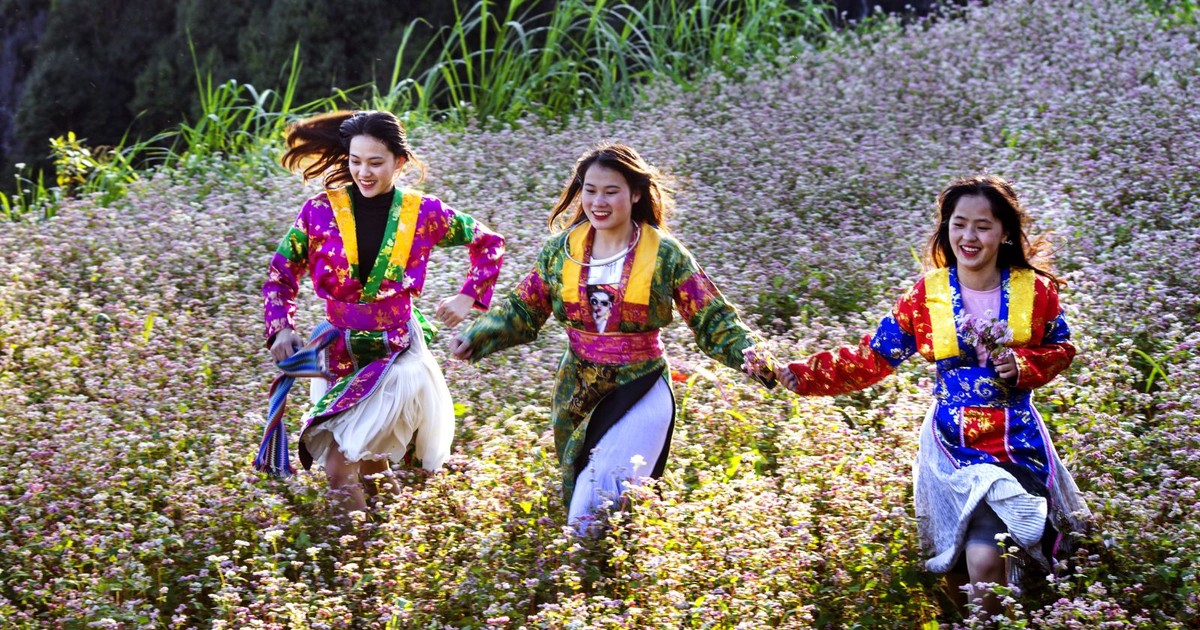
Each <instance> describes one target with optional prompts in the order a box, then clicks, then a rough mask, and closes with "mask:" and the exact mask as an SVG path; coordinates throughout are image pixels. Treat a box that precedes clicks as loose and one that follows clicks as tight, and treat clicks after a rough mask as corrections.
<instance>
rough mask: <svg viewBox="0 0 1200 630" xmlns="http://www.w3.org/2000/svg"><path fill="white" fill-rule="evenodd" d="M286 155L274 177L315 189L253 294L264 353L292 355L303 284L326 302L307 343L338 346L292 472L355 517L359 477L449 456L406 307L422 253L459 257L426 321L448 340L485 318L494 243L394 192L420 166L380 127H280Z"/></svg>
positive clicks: (445, 404)
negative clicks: (285, 175)
mask: <svg viewBox="0 0 1200 630" xmlns="http://www.w3.org/2000/svg"><path fill="white" fill-rule="evenodd" d="M287 141H288V147H289V148H288V151H287V153H285V154H284V156H283V160H282V162H283V165H284V166H285V167H286V168H288V169H290V170H292V171H294V172H295V171H301V172H303V175H304V177H305V179H306V180H312V179H316V178H323V180H324V184H325V188H326V189H325V191H324V192H321V193H320V194H318V195H316V196H315V197H313V198H311V199H309V200H308V201H307V202H306V203H305V204H304V207H303V208H302V209H301V210H300V215H299V216H298V217H297V218H296V221H295V223H294V225H293V226H292V228H291V230H289V231H288V233H287V235H286V236H284V238H283V240H282V242H280V245H279V249H278V251H276V253H275V255H274V257H273V258H272V259H271V264H270V268H269V271H268V277H267V282H266V284H265V285H264V286H263V296H264V297H265V319H266V335H267V345H268V346H269V347H270V350H271V356H272V357H273V358H274V359H275V360H276V361H277V362H280V361H284V360H285V359H287V358H288V357H290V356H291V355H293V354H294V353H295V352H296V351H297V350H298V349H299V348H300V347H301V345H302V342H301V338H300V337H299V336H298V335H297V333H296V331H295V322H294V314H295V311H296V294H297V291H298V290H299V284H300V279H301V277H302V276H303V275H305V274H306V273H307V274H308V275H310V276H311V277H312V283H313V288H314V290H315V291H316V293H317V296H318V297H320V298H321V299H323V300H325V315H326V320H327V321H326V323H324V324H322V326H320V327H318V328H319V330H318V331H315V332H314V337H315V336H317V334H319V333H320V332H321V331H324V330H328V329H330V328H331V329H332V330H334V331H336V332H335V333H329V334H327V335H326V337H325V339H332V342H331V343H329V345H328V347H327V349H326V350H325V351H324V354H325V361H324V363H325V365H326V368H327V371H328V372H329V373H330V374H332V376H333V377H334V379H333V380H331V381H329V382H328V383H327V385H328V387H327V388H326V387H324V386H321V387H317V388H316V391H315V392H314V399H315V400H316V402H315V405H314V407H313V408H312V410H311V411H309V413H308V414H307V415H306V417H305V425H304V429H303V431H302V433H301V437H300V448H299V450H300V460H301V462H302V463H303V464H304V467H305V468H308V467H309V466H310V465H311V464H312V463H313V462H315V463H316V464H318V465H321V466H324V468H325V472H326V475H327V476H328V478H329V485H330V488H331V490H334V491H337V492H338V493H339V495H340V496H341V497H342V500H343V507H345V508H346V509H348V510H363V509H365V508H366V501H365V497H364V494H363V491H364V488H363V485H362V483H361V479H360V477H361V476H366V475H371V474H376V473H381V472H383V471H385V470H387V468H388V461H389V460H390V461H393V462H398V461H400V460H401V459H402V458H403V457H404V456H405V454H406V452H407V451H408V450H409V449H410V447H411V449H412V451H413V452H412V455H413V456H414V457H415V459H416V460H418V461H419V462H420V465H421V466H422V467H423V468H425V469H427V470H437V469H438V468H440V467H441V465H442V463H443V461H445V459H446V457H447V456H449V454H450V442H451V440H452V438H453V435H454V409H453V404H452V403H451V400H450V392H449V390H448V389H447V388H446V383H445V380H444V379H443V377H442V373H441V370H440V369H439V368H438V365H437V363H436V362H435V361H434V360H433V357H432V355H431V354H430V353H429V351H428V350H427V348H426V346H425V343H426V342H427V340H426V339H424V336H423V329H424V328H426V327H427V324H426V323H425V322H424V320H423V319H422V318H421V317H420V314H419V313H417V312H416V311H415V310H414V309H413V306H412V301H413V299H414V298H416V297H417V296H419V295H420V294H421V290H422V288H423V287H424V284H425V275H426V272H427V269H426V265H427V263H428V261H429V255H430V252H431V250H432V249H433V247H435V246H453V245H466V246H467V247H468V249H469V251H470V260H471V264H470V270H469V271H468V272H467V278H466V281H465V282H464V283H463V285H462V289H461V290H460V292H459V293H458V295H455V296H453V297H448V298H446V299H443V300H442V301H441V302H440V303H439V304H438V306H437V311H436V316H437V318H438V319H439V320H441V321H442V322H444V323H445V324H447V325H450V326H455V325H457V324H458V323H459V322H461V321H462V320H463V318H464V317H466V315H467V314H468V313H469V312H470V310H471V308H472V307H475V308H479V309H480V310H482V309H485V308H487V305H488V303H489V301H490V299H491V294H492V288H493V286H494V285H495V282H496V277H497V275H498V274H499V272H500V264H501V261H502V259H503V256H504V239H503V238H502V237H500V236H499V235H497V234H495V233H493V232H491V231H489V230H488V229H487V228H486V227H484V226H483V224H481V223H479V222H478V221H475V220H474V219H472V218H471V217H470V216H468V215H466V214H463V213H461V212H456V211H454V210H453V209H451V208H450V207H448V206H446V205H445V204H443V203H442V202H441V201H439V200H438V199H437V198H435V197H430V196H426V195H422V194H421V193H419V192H416V191H414V190H406V189H400V188H397V187H396V186H395V184H394V179H395V178H396V177H397V176H398V175H399V173H400V171H401V170H402V169H403V168H404V167H405V166H406V165H408V164H416V165H417V166H418V167H421V164H420V162H419V161H418V159H417V157H416V156H415V155H413V152H412V148H411V147H410V146H409V144H408V140H407V137H406V134H405V132H404V128H403V127H402V126H401V125H400V122H399V121H398V120H397V119H396V117H395V116H393V115H392V114H391V113H388V112H379V111H362V112H334V113H330V114H323V115H320V116H316V117H314V118H310V119H308V120H305V121H302V122H299V123H297V124H295V125H293V126H292V127H290V128H289V130H288V134H287ZM422 168H423V167H422ZM319 384H320V385H326V383H323V382H322V383H319ZM326 389H327V391H326ZM317 396H319V398H318V397H317ZM260 459H261V458H260ZM256 465H258V466H260V468H271V467H272V466H271V463H270V462H262V461H256ZM276 472H280V473H282V472H284V471H279V470H277V471H276ZM368 489H370V488H368Z"/></svg>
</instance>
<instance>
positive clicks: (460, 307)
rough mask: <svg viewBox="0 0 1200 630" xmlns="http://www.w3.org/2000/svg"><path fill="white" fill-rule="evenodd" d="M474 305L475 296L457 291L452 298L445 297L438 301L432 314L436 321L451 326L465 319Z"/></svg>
mask: <svg viewBox="0 0 1200 630" xmlns="http://www.w3.org/2000/svg"><path fill="white" fill-rule="evenodd" d="M474 305H475V298H473V297H471V296H469V295H463V294H462V293H459V294H458V295H456V296H454V297H452V298H446V299H444V300H442V301H441V302H438V305H437V310H436V311H435V312H434V316H435V317H437V318H438V321H440V322H442V323H443V324H445V325H447V326H450V327H452V328H453V327H454V326H457V325H458V324H459V323H460V322H462V320H464V319H466V317H467V314H468V313H470V312H471V307H472V306H474Z"/></svg>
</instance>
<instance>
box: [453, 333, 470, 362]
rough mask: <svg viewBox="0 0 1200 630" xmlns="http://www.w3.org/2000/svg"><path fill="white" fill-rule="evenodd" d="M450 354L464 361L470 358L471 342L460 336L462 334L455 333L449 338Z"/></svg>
mask: <svg viewBox="0 0 1200 630" xmlns="http://www.w3.org/2000/svg"><path fill="white" fill-rule="evenodd" d="M450 354H451V355H453V356H454V358H455V359H458V360H460V361H466V360H468V359H470V358H471V344H470V343H469V342H468V341H467V340H466V339H463V338H462V335H455V336H454V338H453V339H451V340H450Z"/></svg>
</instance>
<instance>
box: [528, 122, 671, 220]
mask: <svg viewBox="0 0 1200 630" xmlns="http://www.w3.org/2000/svg"><path fill="white" fill-rule="evenodd" d="M593 164H599V165H600V166H603V167H605V168H610V169H612V170H614V171H617V172H618V173H620V174H621V176H622V177H624V178H625V183H626V184H628V185H629V190H630V192H631V193H632V192H633V191H638V192H639V193H640V196H639V198H638V200H637V201H636V202H634V204H633V207H632V208H631V209H630V210H631V211H630V219H631V220H632V221H633V222H634V223H648V224H650V225H652V226H654V227H657V228H659V229H662V230H665V229H666V228H667V225H666V219H667V215H668V214H670V210H671V205H672V201H671V197H670V191H669V190H668V189H667V187H666V182H665V180H664V178H663V176H662V174H661V173H659V172H658V170H657V169H655V168H654V167H653V166H650V164H649V163H648V162H646V160H644V159H642V156H641V155H639V154H638V152H637V150H635V149H634V148H633V147H631V146H629V145H625V144H620V143H616V142H605V143H602V144H599V145H596V146H595V147H593V148H592V149H589V150H588V151H587V152H585V153H584V154H583V155H581V156H580V157H579V159H578V160H576V161H575V169H574V171H572V173H571V179H570V180H569V181H568V182H567V185H566V186H565V187H564V188H563V191H562V193H561V194H560V195H559V196H558V203H556V204H554V209H553V210H551V211H550V218H549V219H548V220H547V221H546V225H547V226H548V227H549V228H550V230H551V231H554V230H555V228H556V227H557V226H558V225H559V223H560V222H559V218H560V217H561V216H562V215H563V214H564V213H566V212H569V211H570V210H572V209H574V211H575V213H574V214H573V215H572V216H571V220H570V221H569V222H568V223H567V224H566V225H567V226H574V225H578V224H580V223H583V222H584V221H587V215H586V214H584V212H583V204H582V203H581V201H580V191H582V190H583V177H584V175H586V174H587V170H588V169H589V168H591V166H592V165H593Z"/></svg>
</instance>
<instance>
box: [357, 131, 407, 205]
mask: <svg viewBox="0 0 1200 630" xmlns="http://www.w3.org/2000/svg"><path fill="white" fill-rule="evenodd" d="M349 166H350V176H351V177H353V178H354V183H355V184H357V185H358V190H359V192H361V193H362V196H364V197H368V198H369V197H374V196H376V195H382V194H386V193H389V192H391V191H392V188H393V186H394V184H393V180H394V179H395V177H396V174H397V173H399V172H400V169H401V168H402V167H403V166H404V158H402V157H398V156H397V155H396V154H394V153H392V152H391V151H389V150H388V148H387V145H386V144H384V143H383V142H381V141H380V140H379V139H378V138H375V137H373V136H368V135H358V136H354V137H353V138H351V139H350V164H349Z"/></svg>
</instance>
